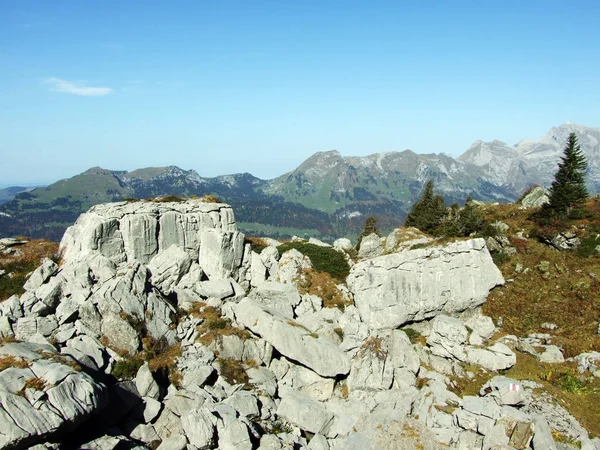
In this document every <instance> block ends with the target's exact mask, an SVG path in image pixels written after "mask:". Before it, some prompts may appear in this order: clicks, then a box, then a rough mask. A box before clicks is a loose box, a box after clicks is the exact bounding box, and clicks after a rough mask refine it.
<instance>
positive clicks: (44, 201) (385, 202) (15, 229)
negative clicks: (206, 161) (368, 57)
mask: <svg viewBox="0 0 600 450" xmlns="http://www.w3.org/2000/svg"><path fill="white" fill-rule="evenodd" d="M571 132H575V133H577V135H578V137H579V141H580V144H581V148H582V150H583V151H584V153H585V154H586V155H587V157H588V162H589V172H588V187H589V190H590V193H597V192H600V146H599V142H600V129H598V128H589V127H584V126H581V125H575V124H571V123H567V124H564V125H561V126H560V127H556V128H552V129H551V130H550V131H549V132H548V133H547V134H546V135H545V136H543V137H542V138H541V139H538V140H535V141H528V140H524V141H520V142H519V143H517V144H516V145H512V146H511V145H508V144H506V143H504V142H502V141H492V142H482V141H477V142H475V143H474V144H473V145H471V147H470V148H469V149H468V150H467V151H466V152H465V153H464V154H463V155H461V156H460V157H459V158H458V159H454V158H451V157H450V156H447V155H444V154H427V155H419V154H416V153H414V152H412V151H410V150H405V151H402V152H388V153H376V154H372V155H368V156H362V157H344V156H342V155H341V154H340V153H339V152H337V151H328V152H319V153H316V154H314V155H313V156H311V157H310V158H308V159H307V160H306V161H304V162H303V163H302V164H301V165H300V166H298V167H297V168H296V169H295V170H293V171H291V172H288V173H286V174H284V175H282V176H280V177H277V178H275V179H273V180H261V179H259V178H256V177H254V176H252V175H251V174H248V173H243V174H234V175H224V176H219V177H214V178H203V177H201V176H200V175H199V174H198V173H197V172H196V171H195V170H183V169H180V168H179V167H175V166H168V167H149V168H144V169H138V170H134V171H131V172H126V171H114V170H106V169H102V168H99V167H94V168H92V169H89V170H87V171H86V172H84V173H82V174H80V175H77V176H75V177H72V178H69V179H66V180H61V181H58V182H56V183H54V184H52V185H50V186H48V187H45V188H38V189H34V190H32V191H31V192H24V193H20V194H18V195H16V197H15V198H14V199H13V200H12V201H9V202H7V203H6V204H4V205H1V206H0V236H2V235H18V234H22V235H28V236H31V237H45V238H49V239H53V240H59V239H60V237H61V236H62V233H63V232H64V230H65V228H66V227H67V226H68V225H70V224H72V223H73V222H74V221H75V219H76V218H77V216H78V215H79V214H80V213H82V212H84V211H86V210H87V209H88V208H89V207H90V206H92V205H94V204H98V203H104V202H112V201H120V200H123V199H127V198H141V199H144V198H154V197H158V196H164V195H176V196H182V197H189V196H191V195H198V196H202V195H206V194H212V195H215V196H217V197H218V198H219V199H221V200H223V201H225V202H227V203H229V204H231V205H232V206H233V207H234V208H235V211H236V216H237V220H238V222H239V223H240V228H241V229H242V230H243V231H249V232H251V233H256V234H263V235H273V236H277V235H292V234H299V235H314V236H320V237H322V238H327V237H339V236H353V235H356V234H357V233H358V232H360V230H361V229H362V225H363V224H364V221H365V218H366V217H367V216H369V215H373V216H375V217H376V218H377V220H378V226H379V228H381V229H382V230H384V231H387V230H391V229H393V228H395V227H397V226H398V225H399V224H401V223H402V221H403V219H404V217H405V216H406V213H407V212H408V210H409V209H410V207H411V205H412V203H413V202H414V201H415V200H416V199H417V198H418V197H419V194H420V192H421V189H422V187H423V185H424V183H425V182H426V181H427V180H429V179H433V180H434V182H435V188H436V191H438V192H440V193H441V194H443V195H444V197H445V198H446V201H447V203H453V202H459V203H462V202H464V200H465V199H466V198H467V196H468V195H471V196H472V197H473V198H474V199H477V200H483V201H488V202H490V201H498V202H507V201H512V200H514V199H515V198H517V197H518V196H519V195H520V194H521V193H522V192H523V191H524V190H525V189H526V188H527V187H528V186H530V185H532V184H542V185H546V186H547V185H549V184H550V182H551V181H552V179H553V176H554V172H555V170H556V164H557V163H558V161H559V160H560V156H561V155H562V151H563V148H564V143H565V142H566V138H567V136H568V135H569V133H571ZM275 212H276V214H274V213H275Z"/></svg>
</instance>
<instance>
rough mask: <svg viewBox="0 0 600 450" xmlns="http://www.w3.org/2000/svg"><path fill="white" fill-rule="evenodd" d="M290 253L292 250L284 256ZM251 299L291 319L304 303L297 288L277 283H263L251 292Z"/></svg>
mask: <svg viewBox="0 0 600 450" xmlns="http://www.w3.org/2000/svg"><path fill="white" fill-rule="evenodd" d="M288 253H291V250H290V251H288V252H285V253H284V255H287V254H288ZM298 253H299V252H298ZM282 260H283V257H282ZM249 298H251V299H252V300H254V301H256V302H257V303H260V304H261V305H264V306H266V307H268V308H270V309H272V310H274V311H277V312H278V313H279V314H281V315H282V316H284V317H287V318H289V319H293V318H294V308H295V307H296V306H298V305H299V304H300V302H301V301H302V298H301V297H300V294H299V293H298V289H297V288H296V286H294V285H293V284H285V283H279V282H275V281H266V282H264V283H262V284H261V285H260V286H258V287H257V288H256V289H253V290H252V291H251V292H250V294H249Z"/></svg>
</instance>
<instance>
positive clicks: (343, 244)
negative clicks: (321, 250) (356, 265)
mask: <svg viewBox="0 0 600 450" xmlns="http://www.w3.org/2000/svg"><path fill="white" fill-rule="evenodd" d="M333 248H335V249H336V250H342V251H349V250H352V249H353V248H354V246H353V245H352V241H351V240H350V239H348V238H339V239H336V240H335V241H334V242H333Z"/></svg>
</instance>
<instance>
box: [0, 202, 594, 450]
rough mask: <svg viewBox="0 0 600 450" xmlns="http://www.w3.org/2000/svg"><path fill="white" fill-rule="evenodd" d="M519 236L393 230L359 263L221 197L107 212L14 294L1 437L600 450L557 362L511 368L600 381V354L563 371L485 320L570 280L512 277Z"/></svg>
mask: <svg viewBox="0 0 600 450" xmlns="http://www.w3.org/2000/svg"><path fill="white" fill-rule="evenodd" d="M517 216H518V214H513V215H512V216H511V217H517ZM510 223H511V225H510V226H509V225H506V224H504V226H502V225H500V224H499V225H497V226H498V227H499V228H501V229H505V227H506V229H508V228H509V227H515V229H514V230H513V231H511V233H516V234H518V233H521V234H520V236H521V237H520V238H519V239H521V240H526V239H527V237H526V236H524V235H523V231H522V230H521V231H519V230H518V225H517V224H516V223H514V222H510ZM506 229H505V231H506ZM512 236H513V235H512V234H510V239H509V238H508V237H506V236H505V239H503V238H502V237H501V236H500V237H496V238H494V239H493V242H492V241H490V240H489V239H488V242H487V243H486V241H485V240H484V239H482V238H476V239H467V240H463V241H455V242H450V243H448V242H446V243H443V242H440V241H432V240H431V238H429V237H427V236H425V235H423V234H422V233H420V232H418V230H414V229H397V230H394V232H392V233H391V234H390V235H389V236H387V237H386V238H381V237H379V236H377V235H375V234H373V235H370V236H366V237H365V238H364V239H363V243H362V244H361V249H360V252H359V253H358V255H355V254H354V253H353V250H352V245H351V243H350V242H349V241H348V240H347V239H339V240H337V241H336V242H335V243H334V245H333V246H329V245H328V244H324V243H322V242H321V241H318V240H316V239H311V240H310V241H309V242H304V241H301V240H297V241H296V242H295V243H293V244H294V245H290V244H288V245H287V246H281V245H280V243H279V242H277V241H274V240H271V239H262V240H257V239H254V240H248V239H245V237H244V235H243V234H242V233H241V232H240V231H239V230H238V228H237V223H236V220H235V218H234V214H233V210H232V208H231V207H230V206H229V205H226V204H222V203H210V202H205V201H202V200H200V199H197V200H187V201H184V202H149V201H148V202H119V203H111V204H101V205H97V206H94V207H93V208H91V209H90V210H89V211H88V212H86V213H85V214H82V215H81V216H80V217H79V218H78V219H77V221H76V223H75V224H74V225H73V226H71V227H70V228H69V229H68V230H67V232H66V233H65V235H64V238H63V239H62V241H61V245H60V250H61V257H60V260H59V261H58V262H55V261H53V260H51V259H45V260H44V261H43V262H42V264H41V265H40V266H39V267H38V268H37V269H35V271H33V273H31V275H30V276H29V277H28V279H27V281H26V282H25V285H24V290H23V293H21V294H20V295H13V296H11V297H10V298H8V299H6V300H4V301H3V302H2V303H0V337H1V338H2V344H1V346H0V405H1V406H2V408H0V448H13V449H18V448H36V449H52V448H61V449H71V448H82V449H116V448H130V449H133V448H159V449H163V450H168V449H181V450H183V449H209V448H219V449H248V450H250V449H262V450H267V449H269V450H271V449H273V450H276V449H288V448H289V449H292V448H295V449H300V448H305V449H310V450H321V449H332V450H335V449H357V450H358V449H361V450H362V449H373V450H375V449H404V448H405V449H438V448H440V449H441V448H455V449H469V450H471V449H526V448H533V449H535V450H538V449H559V448H560V449H573V448H584V449H588V450H591V449H599V448H600V440H599V439H597V438H595V436H596V435H597V429H596V428H595V425H594V424H593V421H590V422H588V421H586V420H587V419H586V417H584V416H578V418H576V417H575V416H574V415H572V413H571V412H570V411H569V410H567V409H566V406H567V405H566V403H564V402H563V398H562V397H561V396H560V392H555V391H552V390H548V389H547V388H546V384H545V383H546V381H548V380H551V379H552V378H553V377H552V374H551V373H550V374H546V375H545V376H544V377H540V378H536V377H533V374H527V375H526V376H518V377H517V376H515V378H511V377H510V374H511V371H515V370H517V369H519V368H521V367H522V363H523V361H525V360H524V359H523V358H524V357H525V358H531V359H535V360H536V361H539V363H540V364H541V363H543V364H547V365H550V366H552V367H556V368H557V369H556V372H558V371H559V367H562V366H561V365H564V364H574V365H575V366H576V367H577V368H578V370H579V371H580V375H581V376H584V377H586V379H589V380H594V379H596V378H595V377H598V376H599V375H600V372H599V371H598V369H597V367H598V362H599V361H600V353H597V352H590V351H587V352H583V353H580V354H577V355H574V357H573V358H572V359H570V361H571V362H567V363H565V356H567V355H566V354H565V353H566V352H565V350H564V349H562V348H561V347H559V346H557V345H555V344H553V343H552V342H551V341H552V339H553V337H552V335H550V334H547V335H545V336H543V335H541V334H537V335H527V336H519V335H516V334H508V333H507V332H506V331H505V330H503V328H502V326H503V325H502V323H501V322H502V320H501V319H500V318H499V317H495V321H494V320H492V318H490V317H488V316H486V315H484V314H483V313H482V307H483V308H484V310H486V309H490V310H494V308H501V307H502V303H501V302H500V303H499V302H498V301H497V300H488V299H489V298H491V297H494V298H496V299H497V298H498V297H501V295H500V294H499V292H502V293H503V294H502V295H504V296H506V297H507V298H508V297H510V296H511V295H513V294H511V292H512V291H511V290H510V289H511V286H512V285H516V286H520V285H521V283H525V284H527V285H529V288H530V289H533V288H534V287H535V285H534V284H533V283H532V281H531V280H530V279H528V278H526V277H527V276H529V275H530V274H533V273H539V274H540V275H544V276H545V277H546V278H544V280H546V279H548V280H550V279H552V280H553V281H552V283H559V281H558V280H556V281H555V280H554V278H552V277H554V271H555V270H558V269H555V268H554V267H553V266H551V265H550V264H549V263H548V264H547V267H546V266H544V270H546V272H542V271H541V270H537V269H536V270H535V272H534V270H533V269H532V268H530V267H529V266H528V267H526V268H523V267H520V268H515V269H514V270H517V269H518V270H519V274H518V276H514V279H513V278H510V279H509V278H507V277H506V276H505V275H503V272H501V270H500V269H499V268H498V267H497V265H496V264H495V263H494V261H493V259H492V256H491V255H490V251H489V250H488V247H490V246H493V245H496V247H495V250H493V252H494V255H497V254H500V253H511V254H517V256H519V257H523V258H525V257H527V256H528V254H527V253H522V254H521V253H519V252H520V248H521V247H522V246H521V247H518V245H517V244H519V242H517V241H516V240H514V239H513V237H512ZM511 239H512V240H511ZM572 241H573V239H571V242H572ZM2 242H3V244H2V245H3V247H2V248H1V249H0V250H1V251H3V252H9V253H15V252H16V251H18V249H19V245H24V244H22V243H19V241H16V240H4V241H2ZM561 242H562V241H561ZM540 245H541V244H540ZM10 249H12V250H10ZM15 249H17V250H15ZM9 250H10V251H9ZM301 250H302V251H301ZM553 251H555V252H557V251H556V250H553ZM307 255H312V256H310V257H309V256H307ZM353 258H355V259H353ZM595 258H597V256H596V257H595ZM340 261H341V262H340ZM594 261H595V260H594ZM523 262H524V263H526V264H530V262H529V260H526V259H523ZM507 264H508V263H507V262H506V261H505V262H504V265H502V267H503V271H504V273H508V269H507V267H508V266H507ZM519 264H521V263H519ZM540 264H541V263H540ZM594 264H595V263H594ZM594 264H592V262H590V264H589V265H588V270H589V271H591V272H590V274H592V273H593V274H594V276H596V277H597V276H599V275H600V272H599V273H595V272H594V270H596V267H597V266H596V265H594ZM323 268H325V269H326V270H329V273H324V272H323V271H322V270H323ZM561 270H565V269H561ZM511 272H512V268H511ZM345 274H347V275H345ZM9 275H10V274H2V275H0V276H2V277H6V276H9ZM586 276H587V275H586ZM521 277H523V278H521ZM590 277H591V279H592V282H595V281H594V280H595V278H594V277H592V275H590ZM0 280H1V279H0ZM594 286H595V285H594ZM588 288H589V289H591V291H590V290H589V289H588V291H585V290H584V291H583V292H593V290H594V289H595V287H590V286H588ZM582 289H583V288H582ZM490 291H491V293H492V294H491V295H490ZM596 294H597V293H596ZM589 295H592V296H593V294H589ZM583 300H585V296H584V298H583V299H582V301H583ZM490 301H491V306H488V303H489V302H490ZM588 301H589V299H588ZM591 303H592V304H593V305H594V303H593V302H591ZM504 313H506V311H505V310H503V314H504ZM524 314H525V315H526V314H527V310H524ZM594 314H596V312H594ZM505 317H506V319H505V320H506V321H507V324H508V326H509V327H511V329H512V328H515V327H517V325H515V323H513V322H512V321H511V319H510V317H512V316H510V317H509V316H508V315H505ZM594 317H595V316H594ZM593 320H596V319H595V318H594V319H593ZM594 323H595V324H596V326H597V322H594ZM547 326H548V327H549V329H553V328H552V326H554V327H555V328H557V327H562V326H563V325H562V322H560V324H559V325H555V324H551V323H548V324H547ZM517 328H518V327H517ZM584 328H585V327H584ZM549 333H552V331H550V332H549ZM594 333H596V330H594ZM594 339H595V338H594ZM592 342H595V341H592ZM591 345H595V344H591ZM586 348H587V347H586ZM514 373H515V374H516V373H517V372H514ZM593 395H596V394H593ZM581 398H583V397H581ZM585 398H586V399H588V398H589V399H591V400H593V398H595V397H593V396H592V397H585ZM586 401H587V400H586ZM592 414H593V413H592ZM584 419H586V420H584ZM582 420H583V421H584V423H585V424H586V426H585V427H584V425H582V422H581V421H582ZM596 423H597V422H596ZM590 424H591V425H590ZM586 427H587V429H586ZM590 432H591V433H592V434H590Z"/></svg>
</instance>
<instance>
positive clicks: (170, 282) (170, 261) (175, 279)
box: [148, 245, 192, 294]
mask: <svg viewBox="0 0 600 450" xmlns="http://www.w3.org/2000/svg"><path fill="white" fill-rule="evenodd" d="M191 264H192V259H191V258H190V256H189V255H188V254H187V253H186V252H185V251H184V250H183V249H182V248H181V247H177V246H176V245H171V246H170V247H169V248H167V249H166V250H163V251H161V252H160V253H158V254H157V255H156V256H154V258H152V260H150V262H149V263H148V270H149V271H150V273H151V277H150V280H151V282H152V284H153V285H154V286H156V287H158V288H159V289H160V290H161V291H162V292H164V293H166V294H169V293H171V292H172V291H173V289H174V288H175V286H176V285H177V283H179V280H181V278H182V277H183V276H184V275H185V274H186V273H187V272H188V270H189V269H190V266H191Z"/></svg>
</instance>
